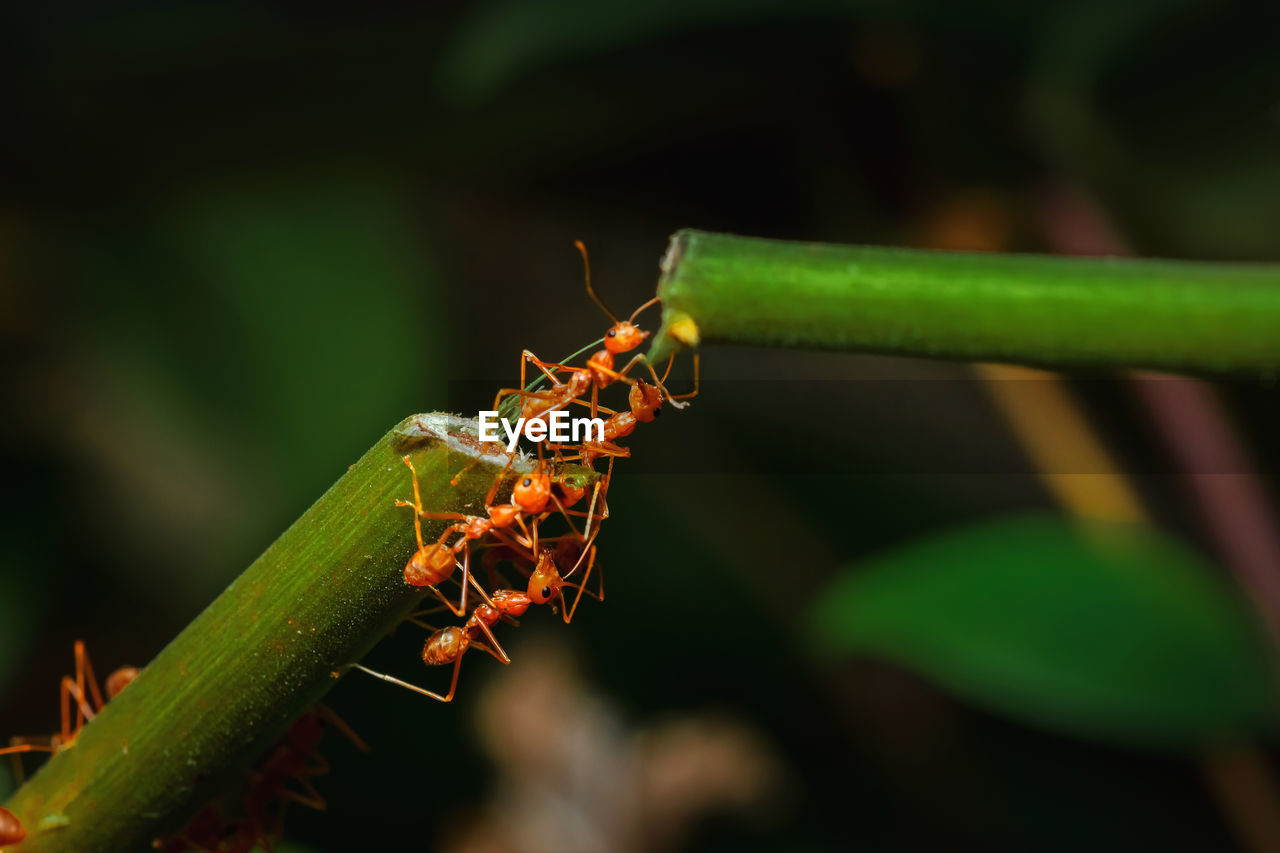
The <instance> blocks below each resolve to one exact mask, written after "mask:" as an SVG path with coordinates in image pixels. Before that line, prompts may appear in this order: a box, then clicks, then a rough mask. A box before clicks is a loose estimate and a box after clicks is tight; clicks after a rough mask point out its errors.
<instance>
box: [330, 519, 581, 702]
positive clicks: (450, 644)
mask: <svg viewBox="0 0 1280 853" xmlns="http://www.w3.org/2000/svg"><path fill="white" fill-rule="evenodd" d="M585 544H586V547H585V548H584V549H583V551H582V553H581V554H580V555H579V556H578V559H577V562H576V563H575V564H574V566H573V568H572V569H570V570H569V571H568V572H567V573H566V575H564V576H562V575H561V574H560V571H559V568H558V567H557V566H556V549H555V548H552V547H549V546H544V547H543V548H542V550H541V551H540V552H539V554H538V562H537V565H536V566H535V567H534V569H533V571H532V572H530V574H529V583H528V589H527V591H526V592H520V591H519V590H514V589H497V590H494V593H493V596H492V598H490V599H489V600H488V601H487V602H485V603H481V604H477V605H476V608H475V611H474V612H473V613H472V614H471V617H470V618H469V619H467V622H466V624H465V625H463V626H462V627H458V626H456V625H455V626H450V627H448V628H441V629H439V630H434V632H433V633H432V634H431V636H430V637H428V638H427V641H426V643H424V644H423V647H422V662H423V663H424V664H426V665H428V666H444V665H448V664H453V675H452V677H451V678H450V680H449V690H448V692H446V693H437V692H435V691H433V690H428V689H426V688H425V687H419V686H418V685H416V684H413V683H411V682H408V681H405V680H404V679H401V678H396V677H395V676H394V675H389V674H387V673H385V672H378V671H377V670H374V669H370V668H369V667H367V666H364V665H363V664H359V663H353V664H349V665H348V667H347V668H348V669H358V670H360V671H361V672H363V673H365V674H367V675H371V676H373V677H374V678H377V679H378V680H380V681H385V682H387V683H388V684H394V685H396V686H398V687H403V688H405V689H406V690H411V691H413V692H414V693H418V694H421V695H423V696H426V697H428V698H430V699H435V700H436V701H438V702H452V701H453V697H454V696H455V695H456V694H457V690H458V673H459V672H460V671H461V670H462V657H463V655H465V654H466V653H467V651H468V650H469V649H471V648H478V649H480V650H481V651H484V652H487V653H488V654H490V655H492V656H493V657H495V658H497V659H498V660H499V661H500V662H502V663H503V664H508V663H510V662H511V658H510V656H508V655H507V653H506V650H504V649H503V648H502V645H501V644H500V643H499V642H498V638H497V637H495V636H494V634H493V630H492V626H494V625H496V624H497V623H498V622H499V621H500V620H502V619H504V618H506V619H515V618H517V617H519V616H522V615H524V612H525V611H526V610H527V609H528V608H529V606H530V605H531V604H546V603H548V602H550V601H552V600H554V599H556V598H559V599H560V601H561V609H562V612H563V614H564V621H565V623H566V624H568V623H569V622H570V621H572V620H573V614H574V611H575V610H576V609H577V606H578V602H579V601H580V600H581V599H582V595H583V593H584V592H585V593H586V594H587V595H590V596H592V597H593V598H599V599H601V600H603V598H604V580H603V574H602V575H601V581H600V592H599V593H598V594H597V593H593V592H590V591H589V590H587V589H586V587H585V583H586V581H587V578H588V577H589V576H590V574H591V568H592V566H594V564H595V537H594V536H593V537H592V539H591V541H588V542H587V543H585ZM588 555H589V559H588V560H587V568H586V571H585V572H584V574H583V576H582V581H581V582H578V583H575V582H570V581H567V580H565V577H566V576H568V575H572V574H573V573H574V572H576V571H577V570H578V567H579V566H581V565H582V561H583V559H586V558H588ZM564 587H570V588H576V589H577V590H578V595H577V597H576V598H575V599H574V602H573V605H572V606H571V607H570V606H567V602H565V600H564ZM411 621H413V622H414V624H417V625H419V626H420V627H423V628H426V629H427V630H433V629H432V626H430V625H427V624H426V623H424V622H421V621H419V620H417V619H412V620H411ZM482 638H483V639H482Z"/></svg>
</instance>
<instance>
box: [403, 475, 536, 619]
mask: <svg viewBox="0 0 1280 853" xmlns="http://www.w3.org/2000/svg"><path fill="white" fill-rule="evenodd" d="M403 458H404V464H405V465H407V466H409V472H410V474H411V475H412V478H413V502H412V503H410V502H409V501H399V500H398V501H396V506H408V507H413V511H414V514H413V530H414V535H415V536H416V537H417V540H418V550H416V551H414V553H413V556H411V557H410V558H409V562H408V563H406V564H405V567H404V579H405V582H406V583H408V584H409V585H410V586H425V587H429V588H430V589H431V591H432V592H434V593H435V594H436V596H437V597H438V598H439V599H440V600H441V601H442V602H444V604H445V605H446V606H447V607H448V608H449V610H450V611H451V612H452V613H453V615H455V616H462V615H464V614H465V613H466V612H467V587H468V585H472V586H475V588H476V591H477V592H479V593H480V595H481V596H482V597H484V598H486V600H487V596H486V595H485V591H484V589H483V588H482V587H481V586H480V584H479V582H477V581H476V580H475V578H474V577H472V575H471V550H470V548H469V547H468V544H469V542H470V541H471V540H473V539H480V538H481V537H483V536H485V535H486V534H488V533H493V534H494V535H495V536H498V537H499V538H502V539H504V541H505V531H506V528H508V527H511V526H512V525H513V524H515V525H518V526H519V527H520V529H521V531H522V532H523V533H524V534H525V539H526V540H528V541H531V540H530V537H529V530H528V528H527V527H525V524H524V520H523V519H522V518H521V513H523V512H525V511H530V510H534V509H536V511H537V512H541V511H542V510H543V509H544V508H545V507H546V503H547V500H548V499H549V498H550V495H551V482H550V478H549V477H544V476H529V477H525V478H524V479H522V480H521V481H520V482H519V483H517V484H516V486H515V488H514V489H512V500H513V501H514V503H511V504H501V505H496V506H495V505H494V503H493V499H494V496H495V495H497V493H498V486H499V485H501V484H502V481H503V480H504V479H505V476H506V471H507V468H503V473H501V474H499V475H498V477H497V478H496V479H495V480H494V481H493V486H492V487H491V488H490V489H489V493H488V494H487V495H486V496H485V501H484V502H485V507H486V508H487V509H488V512H489V517H488V518H485V517H483V516H478V515H464V514H462V513H460V512H434V513H433V512H428V511H427V510H425V509H423V506H422V495H421V491H420V489H419V487H418V471H417V469H416V468H414V467H413V460H411V459H410V458H409V457H408V456H405V457H403ZM513 458H514V457H513ZM510 464H511V463H510V461H508V463H507V465H508V467H510ZM424 518H438V519H446V520H455V521H457V522H458V523H457V524H451V525H449V526H448V527H446V528H445V529H444V532H443V533H441V534H440V538H439V539H437V540H436V541H435V542H434V543H432V544H430V545H427V544H426V543H425V542H423V539H422V519H424ZM454 533H461V534H462V536H461V537H460V538H459V539H458V540H457V541H456V542H455V543H454V544H453V545H452V546H448V545H445V540H446V539H448V538H449V536H450V535H452V534H454ZM459 551H462V552H463V559H462V581H461V584H462V595H461V598H460V599H459V601H458V606H457V607H455V606H454V605H453V604H452V603H451V602H450V601H449V599H447V598H445V596H444V593H442V592H440V590H438V589H436V585H437V584H439V583H441V582H443V581H444V580H446V579H448V578H449V577H450V576H451V575H452V574H453V570H454V568H455V566H457V563H458V559H457V554H458V552H459Z"/></svg>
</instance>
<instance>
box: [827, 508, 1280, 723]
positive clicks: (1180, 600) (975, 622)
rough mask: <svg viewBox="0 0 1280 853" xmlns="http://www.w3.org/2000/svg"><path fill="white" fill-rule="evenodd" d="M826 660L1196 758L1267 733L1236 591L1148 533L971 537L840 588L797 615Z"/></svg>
mask: <svg viewBox="0 0 1280 853" xmlns="http://www.w3.org/2000/svg"><path fill="white" fill-rule="evenodd" d="M809 628H810V630H811V633H812V636H813V639H814V640H815V641H817V642H818V643H820V644H821V646H822V647H823V648H824V649H825V650H826V651H827V652H829V653H835V654H848V653H865V654H869V655H873V656H877V657H882V658H887V659H889V660H891V661H894V662H896V663H900V664H902V665H904V666H906V667H908V668H911V669H914V670H916V671H919V672H920V673H922V674H924V675H926V676H927V677H930V678H932V679H935V680H936V681H938V682H940V683H941V684H943V685H945V686H947V687H948V688H950V689H952V690H955V691H956V692H957V693H959V694H961V695H963V696H964V697H966V698H967V699H969V700H971V701H973V702H974V703H976V704H978V705H981V706H984V707H986V708H989V709H991V710H994V711H996V712H1000V713H1004V714H1008V715H1009V716H1012V717H1015V718H1018V719H1019V720H1022V721H1024V722H1027V723H1031V724H1034V725H1040V726H1043V727H1045V728H1051V729H1054V730H1058V731H1063V732H1068V733H1071V734H1076V735H1081V736H1085V737H1095V738H1100V739H1104V740H1113V741H1120V742H1122V743H1126V744H1137V745H1146V746H1164V747H1198V746H1202V745H1204V744H1205V743H1206V742H1210V741H1214V740H1217V739H1220V738H1227V737H1231V736H1234V735H1238V734H1242V733H1244V732H1254V731H1258V730H1261V729H1270V728H1271V723H1272V715H1273V714H1274V712H1275V710H1276V693H1275V686H1274V682H1273V674H1272V669H1271V666H1270V662H1269V658H1268V654H1267V651H1266V648H1265V646H1264V643H1263V641H1262V637H1261V635H1260V634H1259V632H1258V631H1257V630H1256V629H1255V627H1254V623H1253V620H1252V618H1251V614H1250V613H1249V611H1248V610H1247V608H1246V605H1245V604H1244V602H1243V601H1242V600H1241V599H1240V597H1239V596H1238V595H1237V594H1236V593H1235V591H1234V590H1233V589H1232V588H1231V587H1230V586H1229V585H1228V584H1227V583H1226V582H1225V581H1224V580H1223V579H1222V578H1221V577H1220V576H1219V575H1217V574H1216V573H1215V572H1213V571H1212V570H1211V569H1210V568H1209V567H1208V566H1206V565H1205V564H1204V563H1203V561H1201V560H1200V559H1198V558H1197V557H1196V556H1195V555H1194V554H1192V553H1191V552H1190V551H1188V550H1187V549H1185V548H1184V547H1182V546H1180V545H1178V544H1177V543H1175V542H1173V541H1171V540H1169V539H1168V538H1166V537H1164V536H1162V535H1160V534H1158V533H1156V532H1154V531H1152V530H1150V529H1147V528H1139V527H1127V526H1118V525H1096V524H1089V525H1085V524H1079V523H1072V522H1068V521H1066V520H1063V519H1056V518H1047V517H1020V518H1013V519H1002V520H998V521H993V522H986V523H982V524H979V525H976V526H973V527H968V528H964V529H961V530H957V531H953V532H950V533H947V534H944V535H942V536H940V537H938V538H935V539H932V540H930V541H926V542H921V543H917V544H913V545H910V546H908V547H906V548H903V549H902V550H899V551H896V552H893V553H890V554H887V555H884V556H882V557H880V558H879V559H875V560H872V561H871V562H869V563H868V564H865V565H862V566H860V567H858V568H856V569H854V570H850V571H848V572H846V573H845V574H844V576H843V577H841V578H840V579H839V580H837V581H836V582H835V583H834V584H832V585H831V586H830V587H829V588H828V589H827V590H826V591H825V592H824V593H823V594H822V595H821V596H820V598H819V600H818V602H817V605H816V606H815V607H814V609H813V611H812V612H811V614H810V624H809Z"/></svg>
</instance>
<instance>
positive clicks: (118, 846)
mask: <svg viewBox="0 0 1280 853" xmlns="http://www.w3.org/2000/svg"><path fill="white" fill-rule="evenodd" d="M468 425H470V430H471V432H472V434H474V421H464V420H462V419H460V418H453V417H450V416H442V415H416V416H414V417H412V418H408V419H406V420H405V421H403V422H402V423H401V424H399V425H398V426H397V427H396V428H395V429H393V430H392V431H391V432H390V433H388V434H387V435H386V436H385V437H384V438H383V439H382V440H380V441H379V442H378V443H377V444H376V445H375V446H374V447H373V448H372V449H371V450H369V452H368V453H366V454H365V455H364V456H363V457H362V458H361V459H360V460H359V461H358V462H356V463H355V464H354V465H352V466H351V467H350V469H348V470H347V472H346V473H344V474H343V475H342V477H341V478H340V479H339V480H338V481H337V482H336V483H335V484H334V485H333V486H332V487H331V488H330V489H329V490H328V491H327V492H325V494H324V495H323V496H322V497H321V498H320V499H319V500H317V501H316V502H315V504H313V505H312V506H311V508H310V509H308V510H307V511H306V512H305V513H304V514H303V515H302V517H301V518H299V519H298V521H297V522H295V523H294V524H293V525H292V526H291V527H290V528H289V529H288V530H286V531H285V532H284V533H283V534H282V535H281V536H280V538H279V539H277V540H276V541H275V543H273V544H272V545H271V546H270V547H269V548H268V549H267V550H266V552H265V553H264V554H263V555H262V556H261V557H259V558H258V559H257V560H256V561H255V562H254V563H253V565H251V566H250V567H249V568H248V569H247V570H246V571H245V572H244V574H242V575H241V576H240V577H239V578H238V579H237V580H236V581H234V582H233V583H232V584H231V586H229V587H228V588H227V590H226V591H225V592H223V593H222V595H221V596H219V597H218V598H217V599H216V600H215V601H214V602H213V603H212V604H210V605H209V607H208V608H207V609H205V611H204V612H203V613H201V614H200V615H199V616H198V617H197V618H196V619H195V621H194V622H192V623H191V624H190V625H189V626H188V627H187V628H186V629H185V630H184V631H183V632H182V633H181V634H179V635H178V637H177V638H175V639H174V640H173V641H172V642H171V643H170V644H169V645H168V646H167V647H165V649H164V650H163V651H161V652H160V654H159V655H158V656H157V657H156V659H155V660H153V661H152V662H151V663H150V664H149V665H148V666H147V667H146V668H145V669H144V670H143V671H142V674H141V675H140V676H139V677H138V678H137V680H136V681H134V682H133V683H132V684H131V685H130V686H129V687H128V688H126V689H125V690H124V692H122V693H121V694H120V695H119V696H118V697H116V698H115V699H113V700H112V701H111V702H110V703H108V705H107V707H106V708H105V709H104V711H103V712H102V713H101V714H100V715H98V716H97V717H96V718H95V719H94V720H93V721H92V722H91V723H90V724H89V725H88V726H86V727H85V729H84V730H83V731H82V732H81V734H80V735H79V737H78V738H77V739H76V741H75V744H74V745H73V746H72V747H71V748H69V749H66V750H64V751H62V752H60V753H58V754H56V755H54V756H53V757H52V758H51V759H50V760H49V761H48V762H47V763H46V764H45V765H44V766H43V767H42V768H41V769H40V771H39V772H38V773H37V774H36V775H35V776H34V777H33V778H32V779H31V780H30V781H28V782H27V783H26V784H25V785H23V786H22V787H21V788H20V789H19V790H18V791H17V792H16V793H15V794H14V795H13V797H12V798H11V799H10V800H9V802H8V803H6V804H5V805H6V807H7V808H9V809H10V810H11V811H13V812H14V813H15V814H16V815H17V816H18V817H19V818H20V819H21V820H22V822H23V824H24V825H25V826H26V828H27V831H28V833H29V837H28V840H27V841H26V842H24V843H23V844H21V845H16V846H13V847H11V848H8V849H10V850H12V851H19V850H20V851H77V853H80V851H90V852H91V851H99V850H101V851H121V850H132V849H140V850H145V849H149V847H150V843H151V841H152V839H154V838H156V837H157V836H159V835H161V834H164V833H166V832H172V831H175V830H177V829H180V828H181V825H182V824H183V823H184V822H185V820H186V819H187V818H189V816H190V815H191V814H192V813H193V812H194V811H195V810H196V809H198V808H199V807H200V806H201V805H202V804H203V802H205V801H207V800H209V799H210V798H212V797H213V796H215V795H216V794H217V793H219V791H220V789H221V788H223V787H225V786H226V784H227V783H228V782H230V781H232V780H233V779H234V778H236V776H237V775H238V774H240V773H242V772H243V768H244V767H245V766H246V765H247V764H248V762H249V761H251V760H252V759H253V757H254V756H255V755H256V754H258V753H260V752H261V751H262V750H263V749H265V748H266V747H267V746H269V745H270V744H271V743H272V742H273V741H275V740H276V739H277V738H279V737H280V736H281V734H283V732H284V731H285V730H286V729H287V727H288V725H289V724H290V722H291V721H292V720H293V719H295V718H296V717H297V716H298V715H299V714H301V713H302V712H303V711H304V710H306V709H307V708H309V707H310V706H311V705H313V704H315V702H316V701H318V700H319V699H320V698H321V696H323V695H324V694H325V693H326V692H327V691H328V690H329V689H330V688H331V687H332V686H333V685H334V684H335V683H336V681H335V674H337V673H341V672H342V671H344V669H345V667H346V665H347V664H350V663H352V662H354V661H357V660H359V659H360V658H362V657H363V656H364V655H365V654H366V653H367V652H368V651H369V649H371V648H372V647H373V645H374V644H375V643H377V642H378V640H379V639H381V638H382V637H383V636H384V635H385V634H386V633H387V632H388V631H389V630H390V629H391V628H393V627H394V626H395V625H397V624H398V623H399V622H400V621H401V620H402V619H403V618H404V617H405V616H406V615H407V614H408V613H410V612H411V611H412V610H413V609H414V608H415V607H416V606H417V605H418V603H419V602H420V601H421V600H422V597H423V594H424V591H423V590H420V589H417V588H414V587H411V586H409V585H407V584H406V583H405V582H404V576H403V571H404V564H405V562H406V561H407V560H408V558H409V556H410V555H411V554H412V553H413V551H414V549H415V548H416V547H417V546H416V543H415V540H414V534H413V524H412V519H413V512H412V510H411V509H407V508H404V507H397V506H396V505H395V501H396V500H397V499H410V498H411V497H412V487H411V481H410V474H409V470H408V469H407V468H406V467H405V465H404V464H403V463H402V461H401V457H402V456H403V455H404V454H408V455H409V456H410V458H411V459H413V461H414V464H415V466H416V468H417V471H418V477H419V481H420V483H421V486H422V500H423V504H424V506H425V507H426V508H427V509H431V510H452V511H461V512H474V511H475V510H476V508H478V507H481V506H482V503H483V499H484V496H485V493H486V492H487V491H488V489H489V487H490V485H491V484H492V482H493V478H494V477H495V476H496V475H497V474H498V472H499V470H500V469H501V466H502V465H503V464H504V463H505V461H506V457H505V456H497V457H496V458H495V457H493V456H486V458H485V459H484V461H483V462H482V463H481V464H479V465H476V466H475V467H474V468H473V469H472V470H471V472H470V473H469V474H468V475H467V476H466V477H464V478H462V480H461V481H460V482H459V484H458V486H457V487H452V486H450V484H449V480H450V477H451V475H452V474H453V473H456V472H457V471H459V470H461V468H462V467H463V466H464V465H465V464H466V463H468V462H471V461H472V460H473V459H474V458H475V456H476V454H477V452H478V451H477V449H476V448H478V447H479V446H480V445H477V444H476V442H475V441H474V439H468V438H467V436H466V432H467V429H468ZM484 447H485V448H491V447H492V448H497V447H498V445H484ZM529 468H530V465H529V464H528V463H527V462H524V461H520V462H518V463H517V464H514V465H513V466H512V472H511V476H514V475H515V473H516V472H524V471H527V470H529ZM590 476H591V475H590V474H586V473H585V471H584V472H582V473H580V475H579V482H580V483H581V482H582V481H583V480H584V479H586V478H589V477H590ZM506 493H509V484H508V485H506V486H504V487H503V489H502V490H501V491H500V492H499V498H502V497H503V496H504V494H506ZM445 524H446V522H442V521H441V522H426V523H424V530H423V532H424V535H428V536H430V537H431V538H432V539H434V538H435V537H436V536H438V535H439V533H440V531H441V530H442V529H443V527H444V525H445ZM175 570H181V567H175ZM455 577H456V576H455ZM442 591H443V592H444V593H445V594H446V595H449V596H450V597H451V598H453V599H454V600H455V601H456V596H457V594H458V587H457V586H456V584H446V585H445V587H443V588H442ZM470 598H472V599H474V591H473V593H472V595H471V596H470ZM416 663H417V661H406V667H409V666H412V665H414V664H416ZM372 683H373V682H371V684H372ZM422 701H423V703H424V705H423V712H424V713H430V712H431V711H432V710H433V707H432V703H430V702H429V701H427V700H422Z"/></svg>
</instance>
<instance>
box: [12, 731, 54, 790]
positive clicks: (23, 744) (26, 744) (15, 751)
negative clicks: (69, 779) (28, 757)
mask: <svg viewBox="0 0 1280 853" xmlns="http://www.w3.org/2000/svg"><path fill="white" fill-rule="evenodd" d="M33 740H34V739H32V738H25V737H11V738H9V745H8V746H7V747H4V748H0V755H7V756H9V758H10V760H11V761H12V762H13V765H12V766H13V778H14V780H15V781H17V782H18V784H22V783H23V782H25V781H26V779H27V774H26V773H25V772H24V771H23V768H22V756H23V755H24V754H25V753H28V752H48V753H54V752H57V751H58V748H57V747H56V746H54V745H53V744H52V743H34V742H33ZM45 740H47V738H45Z"/></svg>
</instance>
